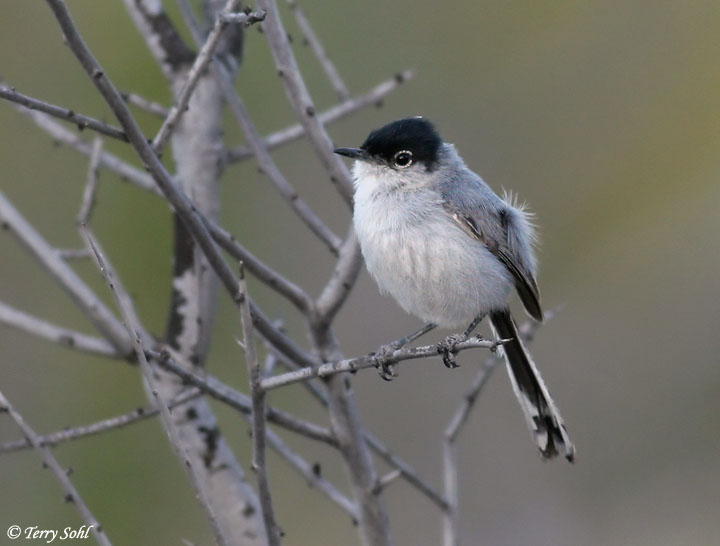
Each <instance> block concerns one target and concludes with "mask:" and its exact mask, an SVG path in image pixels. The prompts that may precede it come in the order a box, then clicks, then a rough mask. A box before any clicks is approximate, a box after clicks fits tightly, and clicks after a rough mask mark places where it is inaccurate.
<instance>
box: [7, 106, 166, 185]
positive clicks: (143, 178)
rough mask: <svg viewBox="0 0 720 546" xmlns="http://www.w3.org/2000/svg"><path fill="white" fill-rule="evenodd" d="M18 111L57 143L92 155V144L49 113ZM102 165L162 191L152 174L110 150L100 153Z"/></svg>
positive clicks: (127, 177) (127, 179)
mask: <svg viewBox="0 0 720 546" xmlns="http://www.w3.org/2000/svg"><path fill="white" fill-rule="evenodd" d="M18 111H19V112H21V113H23V114H26V115H27V116H28V117H30V119H31V120H32V121H33V122H34V123H35V124H36V125H37V126H38V127H40V128H41V129H42V130H43V131H45V132H46V133H47V134H48V135H50V137H51V138H52V139H53V140H54V141H55V142H56V143H58V144H65V145H67V146H70V147H71V148H72V149H74V150H75V151H77V152H80V153H81V154H83V155H86V156H88V157H89V156H90V155H92V144H90V143H89V142H88V141H86V140H84V139H83V138H82V137H81V136H80V135H78V134H77V133H74V132H73V131H69V130H68V129H67V128H66V127H64V126H63V125H61V124H60V123H58V122H56V121H55V120H53V119H52V118H51V117H50V116H48V115H47V114H43V113H41V112H34V111H32V110H26V109H24V108H23V109H20V108H18ZM100 165H101V166H102V167H105V168H106V169H108V170H110V171H112V172H114V173H116V174H117V175H118V176H119V177H120V178H121V179H122V180H126V181H128V182H131V183H132V184H135V185H136V186H138V187H139V188H142V189H144V190H147V191H150V192H153V193H160V190H159V189H158V188H157V186H156V185H155V181H154V180H153V177H152V176H150V175H149V174H148V173H146V172H145V171H143V170H141V169H138V168H137V167H135V166H134V165H131V164H130V163H128V162H127V161H125V160H123V159H120V158H119V157H118V156H116V155H114V154H111V153H110V152H107V151H105V152H103V153H102V154H101V155H100Z"/></svg>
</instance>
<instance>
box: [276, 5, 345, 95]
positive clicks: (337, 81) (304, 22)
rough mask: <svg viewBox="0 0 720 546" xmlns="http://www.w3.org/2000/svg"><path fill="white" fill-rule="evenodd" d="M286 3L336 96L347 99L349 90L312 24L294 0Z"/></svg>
mask: <svg viewBox="0 0 720 546" xmlns="http://www.w3.org/2000/svg"><path fill="white" fill-rule="evenodd" d="M288 5H289V6H290V8H292V10H293V13H295V20H296V21H297V24H298V26H299V27H300V31H301V32H302V33H303V36H304V37H305V40H307V43H308V45H309V46H310V48H311V49H312V50H313V53H314V54H315V56H316V57H317V59H318V61H319V62H320V65H321V66H322V69H323V71H324V72H325V75H326V76H327V77H328V80H330V83H331V84H332V86H333V88H334V89H335V92H336V93H337V95H338V98H339V99H340V100H347V98H348V97H349V96H350V92H349V91H348V89H347V87H346V86H345V83H344V82H343V80H342V78H341V77H340V73H339V72H338V70H337V68H335V65H334V64H333V62H332V61H331V60H330V57H328V54H327V52H326V51H325V48H324V47H323V45H322V43H321V42H320V39H319V38H318V37H317V34H315V31H314V30H313V28H312V26H310V21H308V18H307V17H306V16H305V12H304V11H303V9H302V8H301V7H300V5H299V4H298V3H297V2H296V1H295V0H288Z"/></svg>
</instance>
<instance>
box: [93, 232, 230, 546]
mask: <svg viewBox="0 0 720 546" xmlns="http://www.w3.org/2000/svg"><path fill="white" fill-rule="evenodd" d="M84 233H85V237H86V239H87V243H88V245H89V246H90V248H91V249H92V251H93V254H94V255H95V259H96V261H97V265H98V268H99V269H100V272H101V273H102V275H103V277H104V279H105V282H106V283H107V284H108V286H109V287H110V291H111V292H112V295H113V297H114V298H115V302H116V303H117V306H118V308H119V309H120V313H121V315H122V318H123V321H124V322H125V325H126V326H127V329H128V332H129V333H130V337H131V339H132V343H133V348H134V349H135V354H136V356H137V358H138V362H139V363H140V370H141V371H142V374H143V377H144V379H145V381H146V383H147V385H148V388H149V389H150V391H151V393H152V394H153V397H154V401H155V404H156V405H157V406H158V407H159V408H160V416H161V418H162V421H163V425H164V427H165V431H166V432H167V434H168V437H169V439H170V443H171V445H172V446H173V448H174V449H175V451H176V452H177V455H178V457H179V458H180V460H181V461H182V462H183V467H184V468H185V469H186V471H187V473H188V477H189V478H190V484H191V486H192V488H193V490H194V492H195V495H196V496H197V499H198V501H200V504H201V505H202V507H203V508H204V509H205V513H206V514H207V517H208V520H209V522H210V527H211V528H212V530H213V534H214V536H215V539H216V540H217V542H218V544H220V545H221V546H230V541H229V540H228V539H227V537H226V536H225V535H224V534H223V531H222V529H221V528H220V526H219V525H218V522H217V519H216V517H215V514H214V513H213V510H212V505H211V503H210V502H209V499H208V498H207V497H206V495H205V490H204V489H203V488H202V487H200V485H199V483H198V482H199V476H198V470H197V469H196V468H195V467H194V466H193V464H192V463H191V461H190V457H189V455H188V453H187V450H186V448H185V446H184V444H183V442H182V440H181V439H180V437H179V433H178V430H177V425H176V424H175V421H174V420H173V418H172V415H171V414H170V409H169V408H168V405H167V403H166V401H165V400H163V399H162V397H161V396H160V395H159V393H158V391H157V388H156V386H155V378H154V376H153V370H152V367H151V366H150V363H149V362H148V361H147V358H146V357H145V349H144V347H143V338H146V341H147V340H148V339H147V338H148V336H147V334H146V333H145V330H144V329H143V328H142V326H141V324H140V319H139V317H138V315H137V312H136V311H135V308H134V306H133V303H132V299H131V298H130V296H129V294H128V293H127V291H126V290H125V288H124V287H123V285H122V284H121V283H120V281H119V279H118V278H117V275H116V274H115V271H114V269H113V267H112V265H111V264H110V263H109V262H108V261H107V260H106V259H105V257H104V254H103V253H102V250H101V249H100V246H99V243H98V242H97V240H95V237H94V236H93V235H92V233H91V232H90V230H89V229H87V227H85V229H84Z"/></svg>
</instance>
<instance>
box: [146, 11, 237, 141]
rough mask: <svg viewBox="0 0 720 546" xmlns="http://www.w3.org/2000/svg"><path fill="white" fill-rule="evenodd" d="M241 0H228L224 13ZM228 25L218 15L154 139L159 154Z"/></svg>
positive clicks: (178, 120) (186, 105) (185, 107)
mask: <svg viewBox="0 0 720 546" xmlns="http://www.w3.org/2000/svg"><path fill="white" fill-rule="evenodd" d="M239 2H240V0H227V2H226V4H225V7H224V8H223V13H230V12H231V11H232V10H234V9H235V8H236V7H237V5H238V3H239ZM227 25H228V22H227V21H225V20H224V19H223V18H222V17H221V16H218V17H217V18H216V19H215V25H214V26H213V28H212V30H211V31H210V34H208V36H207V39H206V40H205V43H204V44H203V46H202V47H201V48H200V52H199V53H198V54H197V57H195V62H194V63H193V65H192V67H191V68H190V71H189V72H188V76H187V80H186V81H185V84H184V85H183V87H182V89H181V90H180V93H178V96H177V98H176V99H175V104H173V106H172V108H170V113H169V114H168V116H167V118H165V121H164V122H163V124H162V127H160V130H159V131H158V133H157V135H155V138H154V139H153V144H152V145H153V149H154V150H155V152H156V153H157V154H158V155H160V154H162V152H163V150H164V149H165V146H166V145H167V143H168V141H169V139H170V135H171V134H172V132H173V130H174V129H175V126H176V125H177V124H178V123H179V122H180V118H181V117H182V115H183V114H184V113H185V110H187V107H188V104H189V103H190V97H191V96H192V94H193V92H194V91H195V87H196V86H197V84H198V82H199V81H200V78H201V77H202V75H203V73H204V72H205V68H207V65H208V63H210V61H212V58H213V54H214V52H215V48H216V47H217V46H218V44H219V43H220V38H221V36H222V33H223V30H225V27H227Z"/></svg>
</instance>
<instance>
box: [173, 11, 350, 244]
mask: <svg viewBox="0 0 720 546" xmlns="http://www.w3.org/2000/svg"><path fill="white" fill-rule="evenodd" d="M181 8H182V12H183V16H184V17H185V20H186V22H187V24H188V26H189V27H190V29H191V30H192V33H193V36H195V40H196V41H198V42H199V41H200V39H199V38H200V36H199V34H198V33H199V30H198V27H199V23H198V21H197V18H196V17H195V14H194V13H193V11H192V8H191V7H190V6H187V5H185V2H181ZM263 17H264V15H263ZM210 70H211V72H212V74H213V76H214V77H215V79H216V80H217V82H218V84H219V85H220V89H221V91H222V93H223V96H224V97H225V100H226V101H227V103H228V105H229V106H230V110H231V111H232V113H233V115H234V116H235V120H236V121H237V122H238V125H240V128H241V129H242V131H243V133H244V134H245V138H246V139H247V141H248V146H249V148H250V150H251V153H252V154H253V155H254V156H255V158H256V160H257V162H258V165H259V167H260V169H261V171H262V172H263V173H265V174H266V175H267V176H268V178H269V179H270V181H271V182H272V183H273V185H274V186H275V188H276V189H277V190H278V191H279V192H280V195H281V196H282V197H283V199H285V201H287V203H288V204H289V205H290V207H291V208H292V209H293V211H294V212H295V214H297V216H298V217H299V218H300V220H301V221H302V222H303V223H304V224H305V225H306V226H308V228H309V229H310V231H312V232H313V233H314V234H315V235H316V236H317V237H318V238H319V239H320V240H321V241H322V242H324V243H325V244H326V245H327V246H328V248H329V249H330V251H331V252H333V253H334V254H337V253H338V250H339V248H340V244H341V241H340V238H339V237H338V236H337V235H335V234H334V233H333V232H332V230H331V229H330V228H329V227H328V226H327V225H326V224H325V223H324V222H323V221H322V220H321V219H320V217H319V216H317V214H315V212H313V210H312V209H311V208H310V207H309V206H308V204H307V203H306V202H305V201H304V200H303V199H302V198H301V197H300V196H299V195H298V193H297V191H295V189H294V188H293V187H292V185H291V184H290V182H289V181H288V180H287V178H285V175H283V173H282V171H281V170H280V168H279V167H278V166H277V163H276V162H275V160H274V159H273V158H272V156H271V155H270V152H269V151H268V149H267V146H266V145H265V143H264V142H263V139H262V137H261V136H260V133H259V132H258V130H257V128H256V127H255V124H254V123H253V121H252V118H251V117H250V113H249V112H248V110H247V108H246V107H245V103H244V102H243V100H242V99H241V98H240V95H238V94H237V92H236V91H235V87H234V85H233V82H232V79H231V77H230V74H229V73H228V71H227V69H226V68H225V67H224V66H223V65H222V63H213V65H212V66H211V67H210Z"/></svg>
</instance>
